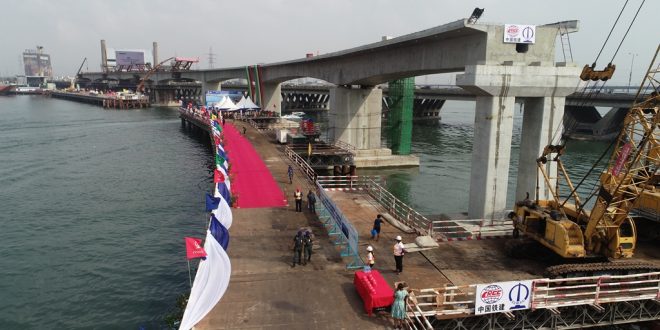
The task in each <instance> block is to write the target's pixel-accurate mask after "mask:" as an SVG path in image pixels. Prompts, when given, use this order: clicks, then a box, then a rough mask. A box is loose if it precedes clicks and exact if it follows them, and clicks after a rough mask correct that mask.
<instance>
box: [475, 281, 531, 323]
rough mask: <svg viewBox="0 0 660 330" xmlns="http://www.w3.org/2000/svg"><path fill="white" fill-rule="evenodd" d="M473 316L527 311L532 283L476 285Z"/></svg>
mask: <svg viewBox="0 0 660 330" xmlns="http://www.w3.org/2000/svg"><path fill="white" fill-rule="evenodd" d="M475 298H476V299H475V303H474V314H476V315H481V314H490V313H501V312H510V311H514V310H521V309H529V307H530V302H531V300H532V299H531V298H532V281H511V282H497V283H490V284H479V285H477V290H476V297H475Z"/></svg>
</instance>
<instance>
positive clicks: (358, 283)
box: [353, 270, 394, 316]
mask: <svg viewBox="0 0 660 330" xmlns="http://www.w3.org/2000/svg"><path fill="white" fill-rule="evenodd" d="M353 285H355V289H356V290H357V292H358V294H359V295H360V297H361V298H362V301H363V302H364V309H365V310H366V311H367V313H368V314H369V315H370V316H371V314H372V313H373V309H374V308H378V307H386V306H390V305H392V303H393V302H394V290H392V288H390V285H389V284H387V282H386V281H385V279H384V278H383V275H381V274H380V273H379V272H378V271H377V270H371V271H370V272H368V273H365V272H363V271H361V270H360V271H357V272H355V277H354V278H353Z"/></svg>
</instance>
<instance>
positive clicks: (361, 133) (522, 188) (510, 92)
mask: <svg viewBox="0 0 660 330" xmlns="http://www.w3.org/2000/svg"><path fill="white" fill-rule="evenodd" d="M577 26H578V24H577V21H567V22H560V23H554V24H548V25H540V26H536V27H535V42H534V43H532V44H529V43H526V44H521V43H518V44H516V43H505V42H504V39H505V38H506V35H505V34H506V33H505V29H504V24H481V23H478V24H472V23H468V21H467V20H466V19H464V20H459V21H455V22H452V23H449V24H445V25H442V26H438V27H434V28H430V29H427V30H424V31H420V32H416V33H412V34H408V35H404V36H401V37H397V38H393V39H389V40H384V41H380V42H375V43H372V44H368V45H364V46H359V47H355V48H351V49H347V50H343V51H338V52H334V53H329V54H324V55H321V56H315V57H311V58H303V59H297V60H291V61H285V62H279V63H272V64H263V65H258V66H253V67H235V68H225V69H213V70H200V71H181V72H174V73H172V72H166V73H157V74H155V75H154V76H152V77H153V81H155V82H157V84H162V82H163V81H167V80H172V79H184V80H185V79H188V80H190V81H201V82H202V88H203V90H211V89H218V88H219V87H220V83H221V82H223V81H227V80H231V79H236V78H247V79H248V81H249V82H250V86H251V88H253V87H254V89H255V90H256V91H258V95H257V96H258V97H257V100H258V102H259V103H260V104H261V106H262V108H263V109H266V110H270V111H276V112H279V111H281V102H282V93H281V88H282V87H281V85H282V83H283V82H285V81H289V80H292V79H297V78H304V77H310V78H316V79H321V80H323V81H326V82H328V83H331V84H333V85H334V87H332V88H331V90H330V97H329V102H330V113H329V126H330V129H329V134H330V135H331V136H330V138H332V139H338V140H341V141H344V142H346V143H348V144H351V145H353V146H355V147H356V148H357V152H356V162H358V163H359V160H360V159H365V160H368V161H369V162H371V163H374V164H376V165H377V166H386V165H390V164H400V163H402V162H403V163H405V162H406V161H408V160H409V158H405V157H404V158H400V157H396V156H395V155H391V151H390V150H389V149H384V148H382V147H381V136H380V134H381V133H380V132H381V120H380V118H381V104H382V96H383V94H382V90H381V89H380V88H378V87H377V86H378V85H380V84H383V83H386V82H388V81H392V80H396V79H402V78H407V77H414V76H418V75H428V74H437V73H448V72H463V73H462V74H460V75H458V76H457V85H458V86H460V87H461V88H463V89H464V90H466V91H467V92H468V93H470V94H472V95H474V99H475V101H476V111H475V117H476V118H475V135H474V139H473V145H474V146H473V151H472V168H471V182H470V202H469V210H468V211H469V216H470V217H472V218H484V217H495V216H497V215H496V214H497V213H498V212H499V211H502V210H503V209H505V207H507V205H506V195H507V192H506V190H507V182H508V171H509V159H510V146H511V134H512V127H513V110H514V104H515V102H516V101H518V102H523V103H524V104H525V112H524V117H523V131H522V134H523V135H524V136H525V138H524V139H523V142H522V145H521V147H520V163H519V175H518V182H517V188H516V196H517V198H523V197H524V195H525V192H534V191H535V186H536V181H537V180H536V176H537V167H536V162H535V159H536V158H537V156H538V155H539V154H540V153H541V151H542V149H543V147H544V146H545V145H547V144H549V143H553V142H557V141H555V140H556V139H558V138H559V136H560V135H557V134H556V132H557V130H558V129H560V126H561V121H562V116H563V113H564V105H565V102H566V96H567V95H570V94H571V93H573V92H574V91H575V88H576V81H577V77H578V75H579V73H580V68H578V67H577V66H575V65H574V64H572V63H555V62H554V54H555V40H556V37H557V36H558V35H559V33H560V29H561V31H562V33H568V32H575V31H577V29H578V28H577ZM134 75H135V73H133V72H115V73H85V74H84V77H86V78H88V79H90V80H92V81H94V80H97V79H107V78H108V77H114V78H115V79H120V80H121V79H131V78H132V77H134ZM379 160H380V161H381V162H378V161H379ZM555 171H556V169H550V172H551V173H553V172H555ZM539 194H540V196H539V197H540V198H545V196H546V195H547V194H548V190H547V188H546V187H541V189H540V192H539Z"/></svg>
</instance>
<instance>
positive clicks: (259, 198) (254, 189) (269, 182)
mask: <svg viewBox="0 0 660 330" xmlns="http://www.w3.org/2000/svg"><path fill="white" fill-rule="evenodd" d="M223 133H224V136H225V151H226V152H227V154H228V157H229V159H230V161H229V162H230V163H231V171H230V173H229V175H230V177H231V176H233V178H232V181H231V193H232V195H238V203H237V205H235V206H236V207H240V208H257V207H277V206H286V200H285V197H284V193H283V192H282V190H280V187H279V186H278V185H277V182H275V179H273V176H272V175H271V174H270V171H269V170H268V168H267V167H266V164H264V162H263V160H261V157H259V154H257V152H256V150H254V147H252V144H251V143H250V141H248V140H247V139H246V138H244V137H243V136H242V135H241V134H240V133H239V132H238V131H237V130H236V128H235V127H234V126H233V125H232V124H230V123H226V124H225V125H224V127H223Z"/></svg>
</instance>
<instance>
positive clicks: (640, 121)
mask: <svg viewBox="0 0 660 330" xmlns="http://www.w3.org/2000/svg"><path fill="white" fill-rule="evenodd" d="M659 52H660V45H659V46H658V48H657V50H656V52H655V55H654V57H653V60H652V62H651V65H650V66H649V69H648V70H647V73H646V75H645V78H644V80H643V81H642V84H641V86H640V89H639V91H638V93H637V99H636V101H635V102H634V103H633V105H632V106H631V107H630V110H629V111H628V113H627V114H626V117H625V118H624V122H623V128H622V130H621V132H620V134H619V136H618V138H617V141H616V145H615V148H614V152H613V153H612V155H611V157H610V160H609V163H608V166H607V169H606V170H605V171H604V172H603V173H602V174H601V176H600V186H599V187H598V190H597V198H596V201H595V204H594V206H593V208H592V209H591V210H586V209H585V205H584V204H583V202H582V201H581V199H580V198H579V196H578V195H577V188H576V187H575V186H574V185H573V184H572V182H571V180H570V177H569V175H568V172H567V171H566V168H565V167H564V164H563V163H562V161H561V159H560V156H561V155H562V154H563V153H564V146H562V145H559V146H557V145H550V146H546V147H545V148H544V150H543V153H542V155H541V156H540V157H539V158H538V159H537V160H536V161H537V164H538V167H539V173H540V175H542V179H543V180H544V181H545V184H546V185H547V186H548V187H549V190H550V194H551V198H550V199H545V200H540V199H539V196H536V199H535V200H534V201H532V200H530V199H529V198H527V199H525V200H524V201H521V202H518V203H516V205H515V208H514V211H513V212H511V213H510V214H509V216H510V217H511V219H512V220H514V228H515V229H514V234H513V236H514V237H517V236H518V234H519V233H520V232H523V233H524V234H525V235H526V236H527V237H529V238H531V239H533V240H535V241H537V242H538V243H540V244H542V245H544V246H545V247H547V248H549V249H550V250H552V251H554V252H555V253H557V254H558V255H560V256H562V257H564V258H567V259H575V258H585V257H606V258H613V259H618V258H630V257H632V256H633V253H634V251H635V248H636V244H637V231H636V228H635V222H634V221H633V220H632V219H631V218H630V217H629V215H628V213H629V212H630V210H631V209H632V208H633V207H634V206H635V204H636V200H637V198H638V197H639V196H640V195H641V194H642V193H643V192H644V190H645V189H647V188H648V187H650V186H654V185H655V184H657V183H660V140H659V139H658V137H657V136H656V134H658V133H659V132H660V130H659V129H658V126H659V125H660V93H659V92H660V81H658V80H657V79H656V78H655V75H656V73H658V72H660V71H659V69H660V64H656V60H657V59H658V53H659ZM649 86H650V87H652V90H653V92H652V93H651V94H649V95H647V96H645V97H644V99H642V100H640V98H641V91H642V90H644V89H646V88H648V87H649ZM548 162H554V163H555V165H556V167H555V168H556V169H557V171H558V173H557V177H556V178H555V176H554V175H551V174H550V173H549V172H548V170H547V169H548V168H553V166H550V167H548V164H547V163H548ZM560 181H562V182H564V185H563V186H562V185H560ZM566 188H568V189H569V190H570V193H569V194H568V196H563V197H562V194H561V192H560V190H561V189H566ZM569 201H570V202H569ZM586 269H588V270H590V271H594V272H602V271H620V272H622V273H626V272H628V271H634V270H640V269H645V270H654V271H655V270H660V265H656V264H648V263H644V262H637V261H634V260H633V261H629V262H622V261H617V262H616V263H594V264H581V265H580V266H579V267H578V266H576V265H571V264H566V265H558V266H553V267H549V268H548V269H546V272H547V273H548V274H551V275H552V276H563V275H566V274H569V273H571V272H576V273H580V272H582V271H584V270H586Z"/></svg>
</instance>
